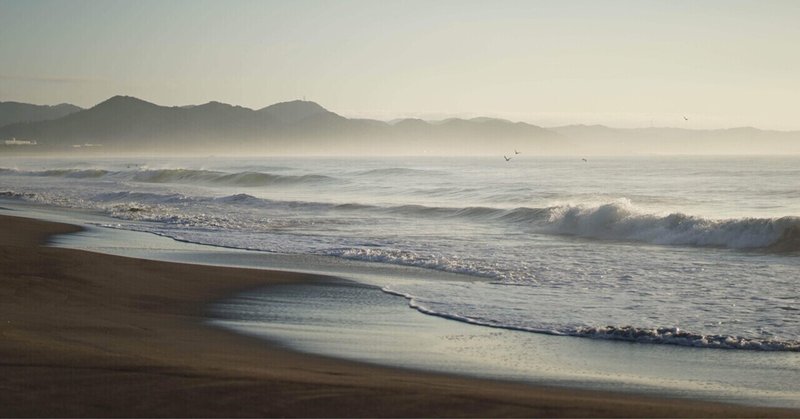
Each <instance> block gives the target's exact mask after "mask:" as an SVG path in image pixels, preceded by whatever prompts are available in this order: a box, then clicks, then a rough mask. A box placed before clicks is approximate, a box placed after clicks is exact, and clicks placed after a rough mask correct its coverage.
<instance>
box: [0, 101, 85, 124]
mask: <svg viewBox="0 0 800 419" xmlns="http://www.w3.org/2000/svg"><path fill="white" fill-rule="evenodd" d="M80 110H83V109H82V108H80V107H78V106H75V105H70V104H69V103H62V104H60V105H55V106H48V105H31V104H30V103H19V102H0V127H2V126H4V125H8V124H14V123H17V122H35V121H46V120H49V119H58V118H61V117H63V116H66V115H69V114H71V113H73V112H78V111H80Z"/></svg>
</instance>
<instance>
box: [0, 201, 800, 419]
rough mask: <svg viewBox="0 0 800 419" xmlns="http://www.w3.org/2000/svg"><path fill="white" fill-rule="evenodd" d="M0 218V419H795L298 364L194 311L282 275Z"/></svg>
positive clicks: (777, 412) (758, 411)
mask: <svg viewBox="0 0 800 419" xmlns="http://www.w3.org/2000/svg"><path fill="white" fill-rule="evenodd" d="M78 229H79V228H78V227H75V226H70V225H65V224H55V223H50V222H44V221H38V220H32V219H25V218H15V217H8V216H2V217H0V231H2V234H0V333H1V334H2V339H1V340H0V359H1V360H2V361H0V415H2V416H6V417H8V416H17V417H25V416H56V417H64V416H146V417H163V416H170V417H184V416H195V417H219V416H233V417H245V416H247V417H254V416H255V417H262V416H303V417H309V416H327V417H330V416H334V417H342V416H382V417H386V416H392V417H397V416H404V417H407V416H412V417H413V416H447V417H464V416H467V417H486V416H492V417H498V416H501V417H502V416H526V417H531V416H548V417H552V416H572V417H576V416H578V417H586V416H603V417H609V416H631V417H642V416H650V417H676V416H680V417H686V416H691V417H698V416H701V417H709V416H715V417H720V416H723V417H796V416H798V415H800V412H798V411H796V410H785V409H769V408H758V407H745V406H738V405H725V404H717V403H706V402H701V401H688V400H670V399H657V398H651V397H642V396H637V395H630V394H623V393H612V392H607V393H606V392H595V391H584V390H569V389H563V388H546V387H537V386H530V385H525V384H519V383H508V382H497V381H491V380H479V379H472V378H462V377H456V376H447V375H438V374H432V373H425V372H417V371H408V370H401V369H392V368H384V367H378V366H372V365H366V364H359V363H354V362H349V361H341V360H335V359H330V358H324V357H318V356H312V355H306V354H301V353H296V352H292V351H288V350H286V349H283V348H280V347H278V346H276V345H270V344H266V343H264V342H262V341H259V340H256V339H254V338H250V337H246V336H240V335H237V334H234V333H232V332H229V331H226V330H222V329H220V328H216V327H213V326H210V325H208V324H207V322H206V318H205V317H204V313H205V310H206V309H207V307H208V304H209V303H211V302H213V301H215V300H218V299H220V298H223V297H225V296H228V295H231V294H232V293H235V292H239V291H242V290H246V289H248V288H252V287H256V286H264V285H269V284H279V283H287V282H298V281H308V280H320V279H323V278H320V277H313V276H310V275H305V274H297V273H291V272H277V271H264V270H251V269H235V268H222V267H209V266H198V265H188V264H177V263H166V262H156V261H149V260H141V259H132V258H124V257H118V256H109V255H102V254H96V253H90V252H85V251H79V250H70V249H62V248H51V247H45V246H43V244H44V243H45V242H46V240H47V238H48V236H50V235H53V234H62V233H69V232H74V231H77V230H78Z"/></svg>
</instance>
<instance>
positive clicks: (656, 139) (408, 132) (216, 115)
mask: <svg viewBox="0 0 800 419" xmlns="http://www.w3.org/2000/svg"><path fill="white" fill-rule="evenodd" d="M32 106H33V105H32ZM53 108H55V107H53ZM11 138H17V139H25V140H31V141H35V142H36V146H35V147H22V146H17V147H14V146H6V147H0V152H5V151H9V150H18V149H22V148H24V149H25V151H28V152H39V151H42V152H51V151H52V152H57V151H65V150H72V149H75V148H79V147H82V146H83V145H92V146H100V147H94V149H95V150H102V152H179V153H203V154H208V153H213V154H222V153H248V154H252V153H263V154H319V155H342V154H378V155H380V154H388V155H422V154H434V155H464V154H491V155H502V154H511V153H513V151H514V150H515V149H516V150H520V151H522V152H523V155H522V156H521V157H524V156H527V155H536V154H539V155H546V154H569V155H575V154H631V153H633V154H698V153H700V154H709V153H714V154H730V153H758V154H781V153H793V154H794V153H800V132H798V131H789V132H780V131H765V130H758V129H755V128H734V129H727V130H690V129H682V128H639V129H620V128H610V127H606V126H602V125H591V126H589V125H570V126H563V127H553V128H543V127H539V126H536V125H531V124H527V123H524V122H511V121H507V120H504V119H496V118H486V117H479V118H472V119H460V118H451V119H446V120H442V121H424V120H421V119H413V118H409V119H400V120H394V121H391V122H384V121H378V120H372V119H351V118H345V117H343V116H341V115H338V114H336V113H334V112H331V111H329V110H327V109H325V108H324V107H322V106H320V105H319V104H317V103H315V102H310V101H304V100H295V101H289V102H281V103H276V104H273V105H270V106H266V107H264V108H261V109H258V110H253V109H249V108H245V107H241V106H235V105H230V104H226V103H221V102H215V101H212V102H208V103H205V104H202V105H191V106H171V107H170V106H161V105H157V104H154V103H151V102H147V101H144V100H141V99H138V98H135V97H130V96H114V97H112V98H109V99H108V100H105V101H103V102H101V103H99V104H97V105H95V106H93V107H91V108H89V109H83V110H81V109H80V108H78V110H77V111H75V110H74V109H73V110H72V112H68V113H66V114H65V115H63V116H60V117H57V118H52V119H48V120H35V121H25V122H15V123H11V124H8V125H5V126H2V127H0V140H10V139H11ZM0 145H2V143H0ZM517 158H520V157H517Z"/></svg>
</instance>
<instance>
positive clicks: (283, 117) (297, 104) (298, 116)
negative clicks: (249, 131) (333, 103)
mask: <svg viewBox="0 0 800 419" xmlns="http://www.w3.org/2000/svg"><path fill="white" fill-rule="evenodd" d="M258 112H262V113H265V114H268V115H271V116H273V117H275V118H276V119H277V120H279V121H281V122H283V123H285V124H294V123H296V122H300V121H302V120H303V119H306V118H308V117H311V116H314V115H319V114H328V113H333V112H331V111H329V110H327V109H325V108H323V107H322V106H320V105H319V104H318V103H316V102H311V101H307V100H292V101H289V102H280V103H276V104H274V105H270V106H267V107H266V108H262V109H259V110H258Z"/></svg>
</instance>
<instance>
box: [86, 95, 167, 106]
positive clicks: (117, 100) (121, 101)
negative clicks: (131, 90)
mask: <svg viewBox="0 0 800 419" xmlns="http://www.w3.org/2000/svg"><path fill="white" fill-rule="evenodd" d="M122 106H126V107H127V106H158V105H156V104H155V103H151V102H148V101H145V100H142V99H139V98H136V97H133V96H122V95H116V96H112V97H110V98H108V99H106V100H105V101H103V102H100V103H98V104H97V105H95V106H94V107H93V109H95V108H101V107H102V108H106V107H122Z"/></svg>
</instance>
